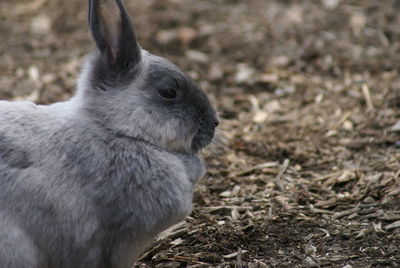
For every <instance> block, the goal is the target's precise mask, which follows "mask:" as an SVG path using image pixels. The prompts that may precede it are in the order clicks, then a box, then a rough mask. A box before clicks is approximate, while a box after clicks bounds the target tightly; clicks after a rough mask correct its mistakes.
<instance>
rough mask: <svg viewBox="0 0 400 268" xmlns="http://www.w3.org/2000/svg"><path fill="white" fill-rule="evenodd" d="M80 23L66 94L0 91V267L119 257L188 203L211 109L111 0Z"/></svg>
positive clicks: (108, 263) (68, 266)
mask: <svg viewBox="0 0 400 268" xmlns="http://www.w3.org/2000/svg"><path fill="white" fill-rule="evenodd" d="M89 24H90V29H91V32H92V34H93V37H94V40H95V42H96V44H97V47H98V51H97V52H95V53H94V54H93V55H91V56H90V57H89V58H88V60H87V62H86V65H85V67H84V70H83V72H82V75H81V78H80V80H79V85H78V91H77V94H76V95H75V96H74V97H73V98H72V99H71V100H70V101H67V102H63V103H56V104H53V105H49V106H40V105H35V104H33V103H28V102H7V101H0V267H8V268H28V267H29V268H79V267H82V268H83V267H85V268H87V267H90V268H105V267H112V268H128V267H131V265H132V263H133V262H134V261H135V259H137V258H138V256H139V255H140V253H141V252H142V251H143V249H144V248H145V247H146V246H148V245H149V243H150V242H151V241H152V240H153V239H154V237H155V236H156V235H157V234H158V233H159V232H161V231H162V230H164V229H166V228H168V227H169V226H171V225H172V224H175V223H177V222H179V221H181V220H183V219H184V218H185V217H186V216H187V215H188V214H189V213H190V211H191V202H192V195H193V189H194V185H195V184H196V182H197V181H198V180H199V179H200V178H201V177H202V176H203V175H204V170H205V169H204V164H203V162H202V160H201V159H200V158H198V156H197V155H196V154H197V152H198V150H200V149H201V148H203V147H205V146H206V145H207V144H209V143H210V142H211V141H212V139H213V136H214V130H215V127H216V126H217V125H218V116H217V114H216V112H215V110H214V109H213V107H212V106H211V105H210V102H209V100H208V98H207V97H206V96H205V94H204V93H203V92H202V91H201V90H200V89H199V88H198V87H197V86H196V85H195V83H194V82H193V81H192V80H191V79H190V78H189V77H188V76H187V75H186V74H184V73H183V72H181V71H180V70H179V69H178V68H177V67H176V66H175V65H173V64H172V63H170V62H169V61H167V60H166V59H163V58H160V57H156V56H153V55H151V54H150V53H148V52H146V51H144V50H142V49H141V48H140V46H139V44H138V43H137V42H136V38H135V33H134V31H133V26H132V24H131V22H130V18H129V16H128V14H127V12H126V10H125V8H124V6H123V3H122V2H121V1H120V0H90V1H89ZM168 89H173V90H176V91H174V92H176V97H175V98H165V97H163V96H162V94H161V95H160V92H162V91H163V90H168Z"/></svg>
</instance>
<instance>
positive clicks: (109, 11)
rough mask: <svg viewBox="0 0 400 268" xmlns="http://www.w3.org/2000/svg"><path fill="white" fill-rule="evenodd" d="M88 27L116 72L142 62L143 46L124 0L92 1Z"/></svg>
mask: <svg viewBox="0 0 400 268" xmlns="http://www.w3.org/2000/svg"><path fill="white" fill-rule="evenodd" d="M89 27H90V31H91V32H92V36H93V39H94V41H95V42H96V44H97V47H98V49H99V50H100V52H101V54H102V55H103V56H104V57H106V59H107V61H108V63H109V64H110V65H111V67H112V68H113V69H114V68H117V70H115V71H119V70H120V69H127V68H128V69H129V68H131V67H134V66H135V65H136V64H137V63H138V62H139V60H140V55H141V54H140V50H141V49H140V46H139V44H138V42H137V41H136V35H135V31H134V30H133V25H132V22H131V19H130V17H129V15H128V12H127V11H126V9H125V7H124V5H123V3H122V0H89Z"/></svg>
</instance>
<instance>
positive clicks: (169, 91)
mask: <svg viewBox="0 0 400 268" xmlns="http://www.w3.org/2000/svg"><path fill="white" fill-rule="evenodd" d="M158 94H160V96H161V97H163V98H165V99H175V98H176V95H177V92H176V89H174V88H162V89H158Z"/></svg>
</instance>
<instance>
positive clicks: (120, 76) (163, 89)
mask: <svg viewBox="0 0 400 268" xmlns="http://www.w3.org/2000/svg"><path fill="white" fill-rule="evenodd" d="M89 5H90V6H89V27H90V30H91V33H92V36H93V39H94V41H95V42H96V45H97V48H98V49H97V51H96V52H95V53H94V54H93V55H91V56H90V57H89V58H88V60H87V62H86V65H85V68H84V71H83V73H82V75H81V78H80V81H79V86H78V95H77V97H78V96H80V97H81V98H80V99H81V101H82V102H83V103H84V104H83V107H84V108H85V110H86V111H88V112H89V115H90V116H91V117H92V118H93V119H94V120H95V121H96V123H98V124H99V125H101V126H102V127H103V128H105V129H106V130H107V131H108V132H110V133H112V134H113V135H118V136H124V137H128V138H134V139H140V140H143V141H145V142H148V143H151V144H154V145H156V146H158V147H161V148H163V149H166V150H171V151H176V152H184V153H196V152H197V151H198V150H200V149H201V148H203V147H205V146H206V145H208V144H209V143H210V142H211V141H212V139H213V136H214V132H215V128H216V126H217V125H218V123H219V119H218V116H217V113H216V111H215V109H214V108H213V107H212V105H211V104H210V101H209V99H208V98H207V96H206V95H205V94H204V92H203V91H202V90H201V89H200V88H199V87H198V86H197V85H196V83H195V82H194V81H193V80H192V79H191V78H190V77H189V76H188V75H187V74H185V73H184V72H182V71H181V70H180V69H179V68H178V67H176V66H175V65H174V64H172V63H171V62H169V61H168V60H166V59H164V58H162V57H158V56H154V55H152V54H150V53H149V52H147V51H145V50H143V49H142V48H141V47H140V45H139V44H138V42H137V40H136V35H135V32H134V29H133V25H132V23H131V19H130V17H129V15H128V13H127V11H126V9H125V7H124V5H123V3H122V0H90V1H89Z"/></svg>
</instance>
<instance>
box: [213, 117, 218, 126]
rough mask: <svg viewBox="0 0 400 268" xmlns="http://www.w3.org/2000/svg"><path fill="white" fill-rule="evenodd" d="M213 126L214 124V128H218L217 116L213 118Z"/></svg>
mask: <svg viewBox="0 0 400 268" xmlns="http://www.w3.org/2000/svg"><path fill="white" fill-rule="evenodd" d="M213 124H214V127H218V126H219V116H218V115H216V116H214V118H213Z"/></svg>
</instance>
